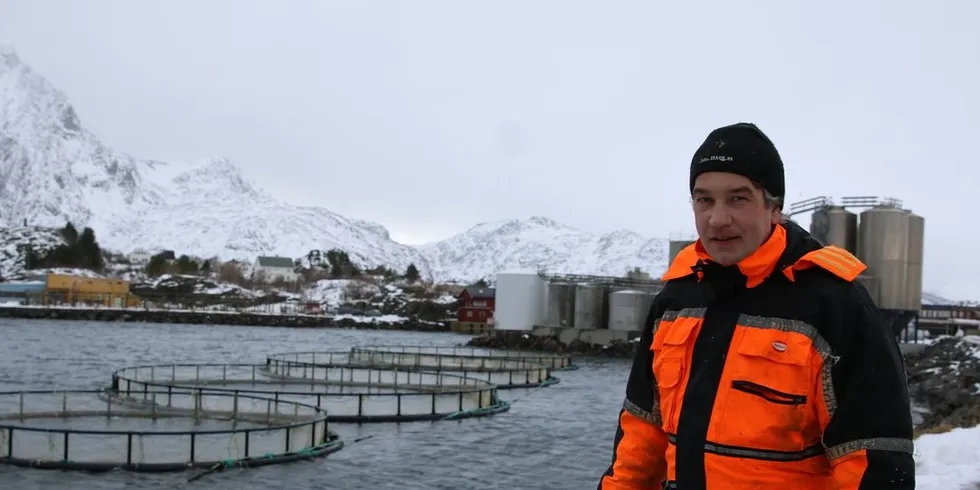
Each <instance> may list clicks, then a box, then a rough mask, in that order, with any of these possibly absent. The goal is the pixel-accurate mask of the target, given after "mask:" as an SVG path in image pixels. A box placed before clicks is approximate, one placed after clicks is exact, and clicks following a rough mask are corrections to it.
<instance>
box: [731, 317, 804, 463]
mask: <svg viewBox="0 0 980 490" xmlns="http://www.w3.org/2000/svg"><path fill="white" fill-rule="evenodd" d="M733 343H734V345H733V346H732V349H731V351H730V354H729V356H728V359H726V362H725V372H724V374H723V379H722V385H721V389H720V391H719V397H723V398H724V401H723V403H724V408H723V409H722V412H721V413H720V414H719V417H718V418H717V419H716V420H713V421H712V424H713V427H714V429H713V430H714V432H713V433H714V434H715V435H716V436H717V439H716V440H715V442H719V443H721V444H729V445H733V446H741V447H750V448H757V449H770V450H783V451H796V450H802V449H803V448H804V447H805V446H806V444H808V443H809V442H810V441H809V439H810V436H809V432H810V431H809V430H808V429H807V428H808V427H809V425H810V424H811V423H812V422H813V421H814V418H813V414H812V413H811V412H814V413H815V411H814V408H813V403H812V399H813V393H814V391H813V389H814V388H815V386H816V381H817V378H816V377H815V376H817V375H818V374H819V373H818V371H816V370H815V369H814V367H813V366H812V365H811V359H812V356H814V355H819V354H817V353H816V351H814V350H813V346H812V342H811V341H810V339H809V338H808V337H807V336H805V335H803V334H800V333H796V332H788V331H783V330H777V329H766V328H755V327H746V326H738V327H737V329H736V335H735V337H734V338H733Z"/></svg>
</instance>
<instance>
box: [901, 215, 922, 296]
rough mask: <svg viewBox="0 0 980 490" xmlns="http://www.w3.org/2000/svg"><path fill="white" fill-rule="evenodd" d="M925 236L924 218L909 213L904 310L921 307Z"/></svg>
mask: <svg viewBox="0 0 980 490" xmlns="http://www.w3.org/2000/svg"><path fill="white" fill-rule="evenodd" d="M925 234H926V220H925V218H923V217H922V216H918V215H916V214H913V213H911V212H909V252H908V254H909V255H908V273H907V275H906V279H905V285H906V289H907V290H908V297H907V298H906V308H905V309H906V310H919V309H920V308H921V307H922V258H923V251H924V248H925Z"/></svg>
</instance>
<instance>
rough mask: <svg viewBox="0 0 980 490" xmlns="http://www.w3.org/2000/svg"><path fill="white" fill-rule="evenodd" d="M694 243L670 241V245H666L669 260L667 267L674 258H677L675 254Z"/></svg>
mask: <svg viewBox="0 0 980 490" xmlns="http://www.w3.org/2000/svg"><path fill="white" fill-rule="evenodd" d="M696 241H697V240H671V241H670V244H669V245H668V248H669V250H668V253H669V254H670V258H669V259H668V261H667V264H668V265H669V264H671V263H673V262H674V258H675V257H677V254H679V253H681V250H684V249H685V248H687V247H689V246H690V245H691V244H693V243H694V242H696Z"/></svg>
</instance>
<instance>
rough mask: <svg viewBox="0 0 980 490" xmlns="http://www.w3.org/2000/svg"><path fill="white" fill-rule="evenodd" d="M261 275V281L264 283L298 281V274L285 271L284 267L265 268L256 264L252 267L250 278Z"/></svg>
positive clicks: (288, 270) (290, 270) (289, 270)
mask: <svg viewBox="0 0 980 490" xmlns="http://www.w3.org/2000/svg"><path fill="white" fill-rule="evenodd" d="M259 273H261V274H262V276H263V279H265V280H266V281H275V280H276V279H280V278H281V279H283V280H285V281H289V282H292V281H295V280H297V279H299V274H297V273H296V272H294V271H293V270H292V269H287V268H285V267H265V266H261V265H259V264H258V263H257V262H256V263H255V264H254V265H253V267H252V276H253V277H254V276H255V275H256V274H259Z"/></svg>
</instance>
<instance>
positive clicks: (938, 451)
mask: <svg viewBox="0 0 980 490" xmlns="http://www.w3.org/2000/svg"><path fill="white" fill-rule="evenodd" d="M978 441H980V426H977V427H970V428H968V429H953V430H951V431H949V432H946V433H944V434H926V435H923V436H920V437H919V438H918V439H916V440H915V463H916V470H915V480H916V482H915V483H916V488H918V489H920V490H934V489H935V490H939V489H943V490H953V489H971V490H972V489H974V488H978V487H977V485H980V442H978ZM971 485H973V486H971Z"/></svg>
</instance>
